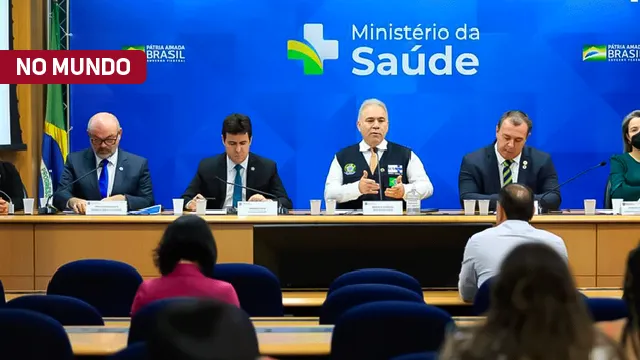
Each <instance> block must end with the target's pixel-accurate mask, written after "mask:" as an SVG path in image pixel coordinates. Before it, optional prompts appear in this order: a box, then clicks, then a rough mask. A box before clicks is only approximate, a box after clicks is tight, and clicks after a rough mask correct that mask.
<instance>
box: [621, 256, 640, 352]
mask: <svg viewBox="0 0 640 360" xmlns="http://www.w3.org/2000/svg"><path fill="white" fill-rule="evenodd" d="M622 299H623V300H624V301H625V303H626V304H627V308H628V309H629V317H628V318H627V322H626V324H625V326H624V329H623V330H622V336H621V339H620V345H621V346H622V348H623V349H625V350H626V352H627V355H629V358H630V359H640V247H637V248H635V249H633V250H631V252H630V253H629V256H628V257H627V271H626V273H625V276H624V287H623V293H622Z"/></svg>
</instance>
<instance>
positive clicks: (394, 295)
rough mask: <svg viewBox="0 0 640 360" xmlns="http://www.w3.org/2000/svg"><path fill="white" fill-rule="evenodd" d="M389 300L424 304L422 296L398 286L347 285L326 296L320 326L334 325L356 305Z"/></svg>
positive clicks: (321, 310)
mask: <svg viewBox="0 0 640 360" xmlns="http://www.w3.org/2000/svg"><path fill="white" fill-rule="evenodd" d="M390 300H397V301H410V302H414V303H421V304H424V298H423V297H422V296H419V295H418V294H416V293H415V292H413V291H411V290H408V289H405V288H403V287H400V286H395V285H383V284H358V285H349V286H345V287H343V288H340V289H338V290H336V291H334V292H333V293H331V294H330V295H329V296H327V299H326V300H325V301H324V303H323V304H322V307H321V308H320V324H335V323H336V321H337V320H338V319H339V318H340V316H341V315H342V314H344V313H345V312H346V311H348V310H349V309H351V308H354V307H356V306H358V305H362V304H366V303H370V302H374V301H390Z"/></svg>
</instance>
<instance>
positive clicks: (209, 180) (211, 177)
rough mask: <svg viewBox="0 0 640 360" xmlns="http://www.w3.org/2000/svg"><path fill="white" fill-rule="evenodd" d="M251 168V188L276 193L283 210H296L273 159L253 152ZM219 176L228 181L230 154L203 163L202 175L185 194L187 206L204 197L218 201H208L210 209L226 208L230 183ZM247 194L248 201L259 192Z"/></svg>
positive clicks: (183, 196)
mask: <svg viewBox="0 0 640 360" xmlns="http://www.w3.org/2000/svg"><path fill="white" fill-rule="evenodd" d="M247 167H248V168H249V169H248V171H247V183H246V186H247V187H250V188H254V189H256V190H260V191H262V192H265V193H268V194H273V195H274V196H276V197H277V198H278V200H279V202H280V205H281V206H282V207H283V208H286V209H293V204H292V202H291V199H289V196H288V195H287V191H286V190H285V188H284V185H282V180H280V175H278V168H277V166H276V163H275V162H274V161H273V160H269V159H267V158H263V157H261V156H258V155H256V154H254V153H249V162H248V164H247ZM216 176H218V177H220V178H221V179H223V180H227V154H226V153H222V154H220V155H216V156H212V157H208V158H206V159H203V160H202V161H200V165H198V172H197V173H196V175H195V176H194V177H193V180H191V183H190V184H189V186H188V187H187V190H185V191H184V194H183V195H182V198H184V204H185V206H186V205H187V202H189V200H191V199H193V197H194V196H196V195H198V194H200V195H202V196H204V197H206V198H214V199H215V200H209V201H208V202H207V208H208V209H222V206H223V205H224V199H225V198H226V195H227V184H226V183H224V182H222V181H220V180H218V179H216ZM246 191H247V200H248V199H249V198H250V197H251V196H253V195H254V194H256V192H255V191H251V190H249V189H247V190H246ZM267 198H268V197H267Z"/></svg>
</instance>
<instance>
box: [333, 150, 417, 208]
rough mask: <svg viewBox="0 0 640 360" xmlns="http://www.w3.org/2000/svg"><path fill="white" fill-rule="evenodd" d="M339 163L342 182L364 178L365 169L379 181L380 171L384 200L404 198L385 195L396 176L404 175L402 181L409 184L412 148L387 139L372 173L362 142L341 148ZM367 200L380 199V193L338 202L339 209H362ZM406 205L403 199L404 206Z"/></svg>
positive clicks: (370, 177)
mask: <svg viewBox="0 0 640 360" xmlns="http://www.w3.org/2000/svg"><path fill="white" fill-rule="evenodd" d="M336 158H337V160H338V163H339V164H340V168H341V170H342V184H343V185H346V184H351V183H354V182H358V181H360V179H361V178H362V172H363V171H364V170H366V171H367V173H368V178H369V179H372V180H375V182H376V183H377V182H379V180H378V173H380V178H381V181H382V184H381V185H380V191H381V193H382V200H402V199H393V198H388V197H386V196H385V195H384V191H385V190H386V189H387V188H390V187H393V184H395V181H396V178H397V177H398V176H399V175H402V182H403V183H404V184H408V183H409V181H408V179H407V175H406V171H407V166H408V165H409V160H410V159H411V149H409V148H407V147H404V146H402V145H398V144H396V143H392V142H389V141H387V150H385V151H384V153H383V154H382V157H381V158H380V161H379V163H378V166H377V168H376V169H375V171H374V172H373V174H372V173H371V170H370V169H369V165H368V164H367V160H366V159H365V158H364V155H363V153H362V152H360V144H359V143H358V144H355V145H351V146H349V147H346V148H344V149H342V150H340V151H339V152H338V153H337V154H336ZM365 200H369V201H371V200H374V201H375V200H380V193H378V194H367V195H360V197H359V198H357V199H356V200H352V201H347V202H344V203H338V204H336V208H338V209H362V202H363V201H365ZM404 206H406V205H405V204H404V200H403V207H404Z"/></svg>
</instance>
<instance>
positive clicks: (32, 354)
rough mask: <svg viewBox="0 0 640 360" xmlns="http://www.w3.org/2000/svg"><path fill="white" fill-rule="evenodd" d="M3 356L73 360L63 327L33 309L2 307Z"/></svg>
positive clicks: (0, 348) (0, 345)
mask: <svg viewBox="0 0 640 360" xmlns="http://www.w3.org/2000/svg"><path fill="white" fill-rule="evenodd" d="M0 334H1V336H0V358H2V359H25V360H36V359H46V360H73V359H74V357H73V351H72V349H71V344H70V342H69V338H68V337H67V333H66V331H65V330H64V327H63V326H62V325H61V324H60V323H59V322H58V321H56V320H55V319H53V318H51V317H49V316H47V315H43V314H39V313H37V312H34V311H30V310H19V309H6V308H3V309H0Z"/></svg>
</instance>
